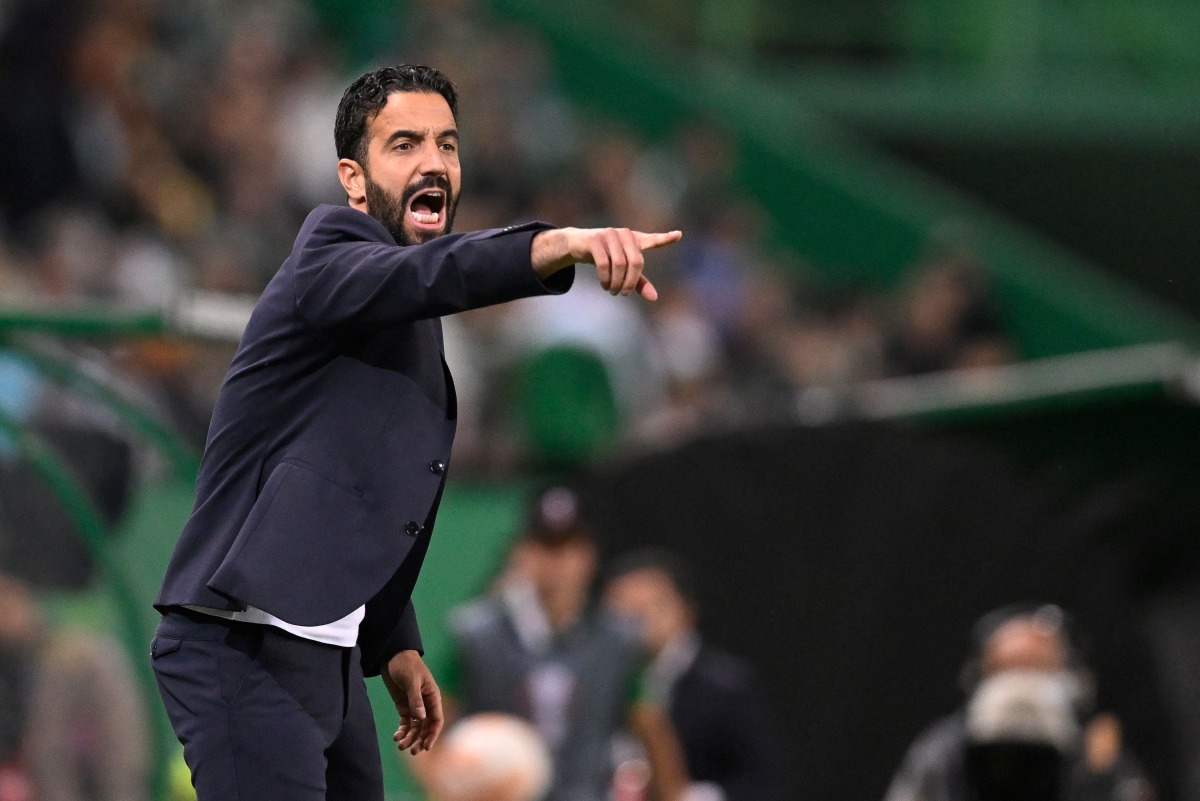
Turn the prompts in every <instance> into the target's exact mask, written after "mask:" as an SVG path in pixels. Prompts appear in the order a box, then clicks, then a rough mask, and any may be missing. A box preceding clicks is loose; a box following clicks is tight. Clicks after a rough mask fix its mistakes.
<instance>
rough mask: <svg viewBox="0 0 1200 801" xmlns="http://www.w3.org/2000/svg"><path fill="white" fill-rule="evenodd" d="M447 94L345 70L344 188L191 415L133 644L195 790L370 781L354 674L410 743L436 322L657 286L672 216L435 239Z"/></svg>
mask: <svg viewBox="0 0 1200 801" xmlns="http://www.w3.org/2000/svg"><path fill="white" fill-rule="evenodd" d="M457 103H458V100H457V93H456V90H455V88H454V86H453V84H451V83H450V81H449V80H447V79H446V77H445V76H444V75H442V74H441V73H440V72H438V71H437V70H434V69H431V68H429V67H420V66H411V65H406V66H402V67H397V68H383V69H378V70H375V71H373V72H370V73H367V74H366V75H363V76H361V77H360V78H359V79H358V80H356V81H355V82H354V83H353V84H351V86H350V87H349V88H348V89H347V90H346V93H345V95H344V96H343V98H342V101H341V103H340V105H339V108H338V112H337V119H336V122H335V129H334V139H335V141H336V144H337V151H338V156H339V161H338V163H337V170H338V177H339V179H340V180H341V183H342V187H343V188H344V189H345V191H346V195H347V198H348V201H349V202H348V205H347V206H321V207H319V208H317V209H316V210H315V211H313V212H312V214H310V215H309V217H308V219H307V220H306V221H305V223H304V225H303V227H302V228H301V230H300V233H299V235H298V237H297V239H296V243H295V245H294V247H293V249H292V252H291V255H290V256H289V257H288V258H287V259H286V260H285V261H284V263H283V266H282V267H281V268H280V269H279V271H278V272H277V273H276V275H275V276H274V278H272V280H271V282H270V283H269V285H268V286H267V288H266V290H265V291H264V292H263V295H262V297H261V298H260V299H259V302H258V304H257V306H256V307H255V310H254V313H253V315H252V316H251V319H250V322H249V324H248V325H247V327H246V331H245V334H244V335H243V338H242V342H241V345H240V346H239V348H238V352H237V354H236V355H235V356H234V359H233V364H232V365H231V367H230V369H229V372H228V373H227V375H226V377H225V382H224V384H223V386H222V389H221V393H220V395H219V397H218V400H217V405H216V409H215V410H214V413H213V419H212V423H211V425H210V428H209V434H208V442H207V445H206V447H205V453H204V459H203V462H202V465H201V469H200V476H199V479H198V484H197V493H196V506H195V509H194V511H193V513H192V516H191V518H190V519H189V520H188V523H187V524H186V526H185V528H184V530H183V533H182V535H181V536H180V539H179V542H178V544H177V546H176V549H175V553H174V555H173V556H172V559H171V562H170V564H169V566H168V568H167V574H166V577H165V579H164V581H163V586H162V590H161V592H160V594H159V596H158V599H157V600H156V602H155V606H156V607H157V608H158V609H159V611H160V612H162V614H163V618H162V621H161V622H160V624H159V627H158V631H157V633H156V636H155V638H154V641H153V644H152V648H151V656H152V661H153V664H154V669H155V673H156V675H157V678H158V682H159V689H160V692H161V695H162V698H163V702H164V704H165V705H166V707H167V711H168V714H169V716H170V718H171V723H172V725H173V727H174V729H175V733H176V735H177V736H178V737H179V739H180V741H181V742H182V743H183V746H184V756H185V759H186V760H187V763H188V766H189V768H190V769H191V772H192V781H193V784H195V786H196V790H197V793H198V795H199V798H200V801H217V800H218V799H220V800H221V801H225V800H227V799H245V800H246V801H249V799H254V801H273V800H278V801H284V799H286V800H287V801H317V799H354V800H355V801H371V800H372V799H376V800H378V799H382V797H383V789H382V779H381V768H380V763H379V755H378V749H377V746H376V740H375V732H374V721H373V719H372V716H371V710H370V706H369V704H368V701H367V694H366V688H365V686H364V682H363V678H364V676H373V675H381V676H382V678H383V682H384V684H385V685H386V686H387V688H388V690H389V692H390V694H391V696H392V699H393V700H394V701H395V705H396V711H397V712H398V714H399V716H400V725H399V728H398V730H397V732H396V734H395V740H396V744H397V746H398V747H399V748H400V749H401V750H411V751H412V752H413V753H417V752H418V751H421V750H425V749H428V748H429V747H431V746H432V745H433V743H434V741H435V740H436V739H437V737H438V734H439V733H440V732H441V729H442V726H443V713H442V702H441V693H440V691H439V690H438V686H437V684H436V682H435V681H434V679H433V676H432V675H431V674H430V672H429V670H428V669H427V668H426V666H425V663H424V661H423V660H422V658H421V652H422V646H421V638H420V632H419V630H418V627H417V621H416V614H415V612H414V610H413V607H412V604H411V602H410V595H411V593H412V589H413V586H414V584H415V582H416V579H417V574H418V573H419V571H420V568H421V564H422V561H423V559H424V556H425V552H426V549H427V548H428V544H429V538H430V535H431V533H432V529H433V525H434V519H435V516H436V513H437V508H438V503H439V501H440V499H441V494H442V488H443V486H444V483H445V479H446V474H447V469H448V465H449V461H450V446H451V443H452V440H453V437H454V428H455V418H456V403H455V395H454V385H453V383H452V381H451V379H450V371H449V368H448V367H447V366H446V364H445V361H444V358H443V352H442V331H441V324H440V322H439V319H438V318H439V317H441V316H442V315H447V314H452V313H454V312H459V311H465V310H467V309H473V308H478V307H481V306H487V305H491V304H496V303H502V302H505V301H508V300H513V299H516V298H521V297H528V296H533V295H543V294H556V293H561V292H565V291H567V289H568V288H569V287H570V286H571V283H572V280H573V278H574V267H573V265H574V264H576V263H591V264H594V265H595V266H596V269H597V273H598V275H599V278H600V283H601V285H602V286H603V287H604V288H605V289H606V290H608V291H609V292H610V293H611V294H613V295H618V294H620V295H629V294H633V293H637V294H639V295H641V296H642V297H643V298H645V299H647V300H653V299H654V298H655V297H656V292H655V289H654V287H653V285H651V284H650V283H649V282H648V281H647V280H646V278H645V277H644V276H643V274H642V273H643V268H644V264H645V261H644V256H643V251H645V250H649V249H652V248H656V247H661V246H663V245H668V244H671V243H673V242H675V241H677V240H678V239H679V237H680V236H681V234H680V233H679V232H677V231H675V232H671V233H667V234H647V233H640V232H636V231H630V230H628V229H624V228H601V229H576V228H553V227H551V226H549V225H546V224H543V223H529V224H525V225H518V226H511V227H508V228H504V229H495V230H488V231H478V232H474V233H468V234H451V233H450V231H451V226H452V224H453V219H454V213H455V210H456V208H457V205H458V198H459V191H460V188H461V186H462V174H461V169H460V165H459V157H458V153H459V131H458V124H457Z"/></svg>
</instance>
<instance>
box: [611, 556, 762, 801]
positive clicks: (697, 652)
mask: <svg viewBox="0 0 1200 801" xmlns="http://www.w3.org/2000/svg"><path fill="white" fill-rule="evenodd" d="M603 597H604V600H605V603H606V604H607V605H608V606H609V607H610V608H612V609H613V610H615V611H617V612H619V613H622V614H625V615H628V616H630V617H632V618H633V619H634V620H635V621H636V622H637V623H638V625H639V628H640V630H641V633H642V640H643V642H644V643H645V644H646V647H647V649H648V650H649V652H650V655H651V657H652V659H653V661H652V662H651V664H650V666H649V667H648V668H647V670H646V674H645V679H644V681H645V683H646V685H647V691H646V692H647V693H648V694H649V695H650V696H652V697H654V698H657V699H660V701H661V702H662V703H664V704H665V705H666V707H667V709H668V710H669V712H670V716H671V722H672V723H673V724H674V726H675V730H676V731H677V732H678V734H679V740H680V744H681V745H682V746H683V753H684V757H685V759H686V761H687V769H688V775H689V776H690V778H691V780H692V782H693V783H692V784H691V785H690V786H689V790H688V794H687V796H686V798H687V799H688V801H770V800H771V799H774V798H778V797H779V795H778V792H779V786H778V780H779V767H780V759H781V757H782V752H781V748H780V744H779V742H778V741H777V740H776V739H775V737H774V736H773V734H772V726H771V722H770V719H769V716H768V714H767V705H766V703H765V701H764V699H763V698H762V696H761V694H760V693H759V690H758V687H757V686H756V684H755V681H754V679H753V677H752V675H751V670H750V668H749V667H748V666H747V665H745V664H744V663H743V662H742V661H741V660H739V659H737V658H736V657H734V656H732V655H731V654H727V653H724V652H722V651H718V650H716V649H714V648H712V647H710V646H706V645H703V644H702V642H701V640H700V634H699V632H698V631H697V628H696V623H697V618H698V614H699V612H698V607H697V599H696V594H695V581H694V579H693V578H692V576H691V573H690V572H689V571H688V569H687V567H686V566H685V565H684V564H683V562H682V561H681V560H680V559H679V558H678V557H676V556H675V555H673V554H671V553H666V552H658V551H640V552H634V553H631V554H627V555H625V556H623V557H621V558H619V559H618V560H616V561H615V562H614V563H613V565H612V567H611V569H610V570H609V571H608V578H607V581H606V583H605V587H604V592H603Z"/></svg>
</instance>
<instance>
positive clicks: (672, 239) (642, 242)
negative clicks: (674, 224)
mask: <svg viewBox="0 0 1200 801" xmlns="http://www.w3.org/2000/svg"><path fill="white" fill-rule="evenodd" d="M633 236H634V241H635V242H637V246H638V249H639V250H654V248H661V247H663V246H665V245H673V244H675V243H676V242H678V241H679V240H680V239H682V238H683V231H667V232H666V233H665V234H647V233H643V232H642V231H634V232H633Z"/></svg>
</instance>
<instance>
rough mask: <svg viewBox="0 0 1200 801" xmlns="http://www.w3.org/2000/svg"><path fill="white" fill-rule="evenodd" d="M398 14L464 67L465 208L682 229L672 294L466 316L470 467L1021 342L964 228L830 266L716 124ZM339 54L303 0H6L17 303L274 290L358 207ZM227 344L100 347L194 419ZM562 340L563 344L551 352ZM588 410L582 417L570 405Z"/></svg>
mask: <svg viewBox="0 0 1200 801" xmlns="http://www.w3.org/2000/svg"><path fill="white" fill-rule="evenodd" d="M383 19H385V20H391V18H390V17H386V15H385V16H384V17H383ZM394 22H395V25H396V34H395V36H394V46H393V47H392V48H391V49H390V52H388V53H387V54H385V55H384V56H382V57H380V58H376V59H374V60H376V61H379V60H391V61H396V62H415V63H428V64H432V65H435V66H437V67H439V68H441V69H443V70H445V71H446V72H447V73H448V74H449V75H450V76H451V78H452V79H453V80H455V82H456V83H457V84H458V86H459V88H460V93H461V96H462V98H463V102H462V111H461V120H460V122H461V128H462V131H463V164H464V194H465V195H466V202H464V203H463V204H462V206H461V208H460V212H459V216H458V220H457V227H458V230H472V229H477V228H484V227H493V226H502V225H507V224H510V223H512V222H515V221H520V220H525V219H531V218H536V219H542V220H546V221H549V222H552V223H557V224H563V225H584V226H586V225H611V224H620V225H626V226H629V227H633V228H638V229H642V230H670V229H674V228H679V229H682V230H683V231H684V232H685V238H684V240H683V243H682V245H681V246H680V247H679V248H676V249H674V252H672V253H664V254H663V255H662V256H661V257H659V258H655V260H654V262H653V265H652V267H651V271H652V274H653V278H654V281H655V283H656V285H657V286H658V287H659V290H660V294H661V298H662V300H661V301H659V302H658V303H657V304H644V303H640V302H638V301H634V300H624V301H621V302H612V301H611V299H607V298H605V297H603V296H601V290H600V289H599V287H598V285H597V284H595V283H594V282H589V281H588V280H581V281H580V282H579V283H578V284H577V286H576V288H575V290H574V291H572V292H571V293H569V295H568V296H567V297H566V298H564V299H558V300H555V301H553V302H549V303H547V302H545V301H542V300H530V301H524V302H522V303H519V304H510V305H507V306H503V307H496V308H492V309H485V310H481V311H477V312H474V313H471V314H467V315H461V316H459V317H456V318H452V319H451V320H449V321H447V340H448V344H447V348H448V351H449V359H450V361H451V364H452V366H453V368H454V370H455V377H456V381H457V383H458V389H459V398H460V424H459V439H458V443H457V445H456V454H455V456H456V466H457V467H458V468H459V469H464V468H465V469H478V470H485V471H490V472H503V471H505V470H507V469H510V468H512V467H513V466H516V465H520V464H523V463H528V462H529V461H530V460H531V459H532V460H537V459H542V460H549V461H553V460H554V459H555V458H556V457H557V458H565V459H568V460H569V459H571V458H574V457H575V456H576V455H578V454H579V453H593V452H595V450H596V449H598V448H600V447H602V446H604V445H611V444H613V443H622V444H642V445H646V446H651V447H652V446H661V445H669V444H672V443H675V442H678V441H680V440H682V439H685V438H687V437H689V436H692V435H695V434H697V433H700V432H703V431H706V430H711V429H712V428H714V427H723V426H728V425H736V424H738V423H739V422H741V421H744V420H747V419H752V418H761V417H762V416H763V415H764V414H767V413H771V414H775V413H785V414H786V410H787V409H788V408H789V403H790V401H789V399H790V398H791V397H792V395H793V394H794V392H795V390H797V389H800V388H804V387H811V386H828V385H842V384H845V383H847V382H853V381H858V380H863V379H872V378H879V377H885V376H892V375H907V374H912V373H918V372H926V371H931V370H938V369H943V368H954V367H963V366H974V365H981V364H996V363H1000V362H1004V361H1007V360H1009V359H1011V358H1013V357H1014V355H1015V353H1014V348H1013V346H1012V344H1011V342H1010V340H1009V339H1008V338H1007V337H1006V336H1005V333H1004V329H1003V325H1002V323H1001V321H1000V320H999V317H998V315H997V312H996V309H995V307H994V304H993V301H992V298H991V294H990V289H989V287H988V283H987V279H986V272H985V270H984V269H983V267H982V266H981V265H980V264H978V263H977V260H976V259H975V257H974V256H973V255H972V252H971V249H970V246H969V242H967V241H966V240H965V239H964V238H962V237H953V236H948V237H939V236H933V237H931V244H930V246H929V247H928V248H927V250H926V251H925V252H924V253H922V254H921V255H920V256H919V257H918V258H917V259H916V260H915V262H914V264H913V265H912V267H911V269H910V270H909V274H908V278H907V280H906V281H905V282H904V283H903V285H902V286H901V287H900V288H899V289H893V290H890V291H888V292H886V293H883V292H879V291H876V290H875V289H873V288H868V287H864V288H851V287H837V288H831V287H829V286H828V285H824V284H822V283H821V282H818V281H816V280H813V279H811V276H812V275H813V273H812V272H811V271H809V270H806V269H805V265H803V263H802V261H801V259H799V258H798V257H796V256H794V255H789V254H779V253H776V252H773V251H771V250H770V249H769V248H767V247H766V246H765V244H764V243H765V242H767V241H768V240H769V238H770V237H769V231H770V228H771V226H772V225H773V223H772V221H771V219H770V214H769V210H767V209H764V208H762V207H760V206H759V205H757V204H756V203H755V202H754V201H753V199H752V198H751V197H750V196H749V195H748V194H747V193H746V192H745V191H744V190H743V189H742V188H741V187H739V185H738V183H737V179H736V175H737V153H736V148H735V146H734V144H733V142H732V140H731V139H730V138H729V137H727V136H726V135H724V134H723V133H722V131H721V128H720V126H719V125H716V124H714V123H712V122H711V121H705V120H696V121H693V122H691V123H690V124H684V125H681V126H678V127H677V128H676V130H675V132H674V133H673V134H672V135H671V136H669V137H667V138H665V139H663V140H660V141H648V140H646V139H644V138H642V137H640V136H638V135H637V134H635V133H634V132H632V131H629V130H626V129H624V128H623V127H622V126H621V125H620V124H619V123H617V122H615V121H614V120H612V119H609V118H605V117H603V116H597V115H595V114H593V113H591V112H588V111H586V110H584V109H582V108H580V107H579V106H577V105H575V104H573V103H572V102H571V100H570V99H569V98H568V97H567V96H566V95H565V94H564V92H563V91H562V89H561V87H560V86H559V84H558V82H557V80H556V77H555V74H554V71H553V68H552V65H551V63H550V59H549V57H548V54H547V52H546V49H545V46H544V45H543V43H541V42H540V41H539V40H538V38H536V37H535V36H533V35H531V34H530V33H529V32H528V31H526V30H524V29H522V28H520V27H517V26H514V25H512V24H510V23H507V22H504V21H501V20H497V19H495V18H493V17H492V16H491V15H490V14H489V13H488V12H487V11H486V10H485V9H484V8H483V7H482V4H479V3H476V2H473V0H445V1H443V2H437V3H434V2H428V1H427V0H420V1H419V2H417V1H414V2H411V3H409V4H407V10H406V12H405V14H404V17H403V19H400V18H398V17H397V18H396V19H395V20H394ZM341 53H342V50H341V49H339V48H338V47H336V46H335V45H334V44H333V43H331V42H330V41H329V40H328V39H327V38H326V37H325V35H324V33H323V30H322V28H321V26H320V24H319V21H318V18H317V17H316V15H315V13H314V11H313V8H312V7H311V6H310V5H309V4H306V3H304V2H301V1H300V0H176V1H174V2H166V1H165V0H12V2H8V3H4V4H0V98H2V102H3V107H4V113H3V114H2V115H0V143H2V144H3V147H0V296H2V297H3V298H4V301H5V303H6V304H9V303H37V304H44V303H52V304H72V303H78V302H87V301H101V302H104V303H105V304H108V305H110V306H111V307H118V308H153V309H164V308H170V307H172V306H173V305H174V304H177V303H179V302H180V300H181V298H185V297H187V296H188V295H189V293H192V292H195V291H197V290H203V291H212V292H219V293H228V294H231V295H234V296H238V297H245V298H249V299H253V297H254V296H256V294H257V293H258V292H259V291H260V290H261V288H262V287H263V286H264V285H265V283H266V281H267V280H268V279H269V278H270V276H271V275H272V273H273V272H274V271H275V269H277V267H278V265H279V264H280V263H281V261H282V260H283V258H284V257H285V256H286V254H287V253H288V251H289V249H290V247H291V242H292V239H293V237H294V235H295V233H296V231H297V229H298V227H299V223H300V221H302V219H303V217H304V216H305V215H306V214H307V212H308V211H309V210H310V209H311V208H312V207H313V206H314V205H316V204H318V203H323V202H325V203H341V202H344V197H342V195H341V192H340V189H339V186H338V184H337V180H336V175H335V171H334V169H333V167H334V163H335V155H334V150H333V142H332V120H333V112H334V109H335V108H336V105H337V102H338V99H339V97H340V94H341V91H342V89H343V88H344V86H345V85H346V84H347V83H348V82H349V80H350V78H351V77H352V76H353V75H354V74H356V72H357V70H358V68H360V67H363V66H365V65H364V64H359V63H349V62H350V59H347V58H345V57H343V56H342V55H341ZM497 76H502V79H500V80H498V79H497ZM806 276H807V277H808V278H807V279H806ZM230 348H231V345H230V344H228V343H226V344H224V345H216V346H214V345H202V344H199V343H196V342H189V341H182V340H181V341H159V342H141V343H128V342H127V343H124V344H122V345H121V346H119V347H115V346H114V347H109V348H107V349H105V350H103V351H100V352H96V351H92V352H91V353H92V354H93V356H95V358H98V359H100V360H102V361H103V362H105V364H106V366H107V367H108V368H109V369H112V370H114V371H117V372H120V373H121V374H122V375H123V376H125V377H126V379H127V380H129V381H132V382H133V383H134V384H136V385H138V386H140V387H141V389H142V392H143V394H144V395H145V396H147V397H149V398H151V399H152V400H154V402H155V403H156V404H157V405H158V406H159V408H160V409H161V410H162V411H163V412H164V414H165V415H166V416H168V417H170V418H171V419H172V420H173V421H174V423H175V424H176V426H177V427H178V428H179V429H180V430H182V431H183V432H185V434H186V435H187V436H188V437H189V438H190V439H192V440H193V441H195V442H199V441H201V440H202V438H203V435H204V430H205V425H206V423H207V419H208V413H209V411H210V408H211V403H212V400H213V396H214V393H215V391H216V388H217V386H218V383H219V379H220V376H221V374H222V372H223V370H224V368H225V366H226V365H227V364H228V359H229V357H230ZM548 351H555V352H558V353H559V355H561V356H563V358H564V359H565V362H564V361H562V360H560V361H558V362H554V364H556V365H559V366H560V367H556V368H555V369H552V370H546V369H542V370H539V366H540V365H543V364H545V363H544V362H539V358H540V357H541V356H542V355H543V354H545V353H546V352H548ZM97 353H98V355H97ZM564 363H566V364H567V365H568V367H567V368H566V369H560V368H561V365H562V364H564ZM564 376H570V377H571V378H564ZM579 376H593V377H594V378H595V380H592V381H581V380H579ZM556 377H557V379H556ZM556 380H557V381H558V383H557V384H556V383H555V381H556ZM531 382H532V383H531ZM572 393H574V395H572ZM581 395H582V397H580V396H581ZM559 396H563V397H564V400H563V402H562V403H560V404H558V405H557V406H556V405H555V404H554V402H553V399H554V398H556V397H559ZM548 399H549V400H548ZM582 407H587V408H590V409H592V410H593V411H594V413H593V415H592V416H591V418H590V421H591V422H590V423H589V424H588V425H580V424H579V415H578V409H580V408H582ZM564 409H566V410H574V412H567V411H563V410H564ZM568 413H571V414H573V415H574V417H575V419H576V424H577V425H576V426H575V431H574V433H573V434H572V435H571V436H573V437H574V438H575V439H574V440H570V439H569V438H568V439H567V440H564V439H563V436H564V435H563V434H562V432H561V431H560V432H557V433H556V430H555V429H554V425H553V421H554V418H555V416H556V415H557V416H560V417H561V416H562V415H564V414H568ZM547 419H549V422H547ZM580 438H582V441H580Z"/></svg>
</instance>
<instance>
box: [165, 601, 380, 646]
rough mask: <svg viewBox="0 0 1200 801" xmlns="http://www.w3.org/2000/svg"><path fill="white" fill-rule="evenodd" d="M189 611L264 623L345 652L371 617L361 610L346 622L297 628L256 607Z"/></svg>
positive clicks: (190, 606)
mask: <svg viewBox="0 0 1200 801" xmlns="http://www.w3.org/2000/svg"><path fill="white" fill-rule="evenodd" d="M187 608H188V609H191V610H193V611H195V612H202V613H204V614H206V615H214V616H216V617H223V618H225V619H226V620H238V621H241V622H243V623H260V624H262V625H264V626H274V627H275V628H277V629H283V630H284V631H286V632H288V633H289V634H295V635H296V636H297V637H303V638H304V639H306V640H313V641H314V642H323V643H325V644H326V645H338V646H341V647H342V648H353V647H354V646H355V644H356V643H357V642H358V627H359V624H361V623H362V620H363V617H365V616H366V614H367V607H365V606H360V607H358V608H357V609H355V610H354V611H353V612H351V613H350V614H348V615H346V616H345V617H344V618H341V619H340V620H335V621H333V622H332V623H324V624H322V625H320V626H296V625H294V624H292V623H288V622H287V621H286V620H280V619H279V618H277V617H275V616H274V615H272V614H271V613H270V612H264V611H263V610H261V609H256V608H255V607H253V606H247V607H246V609H245V611H242V612H231V611H229V610H227V609H211V608H209V607H207V606H192V605H190V604H189V605H188V606H187Z"/></svg>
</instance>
